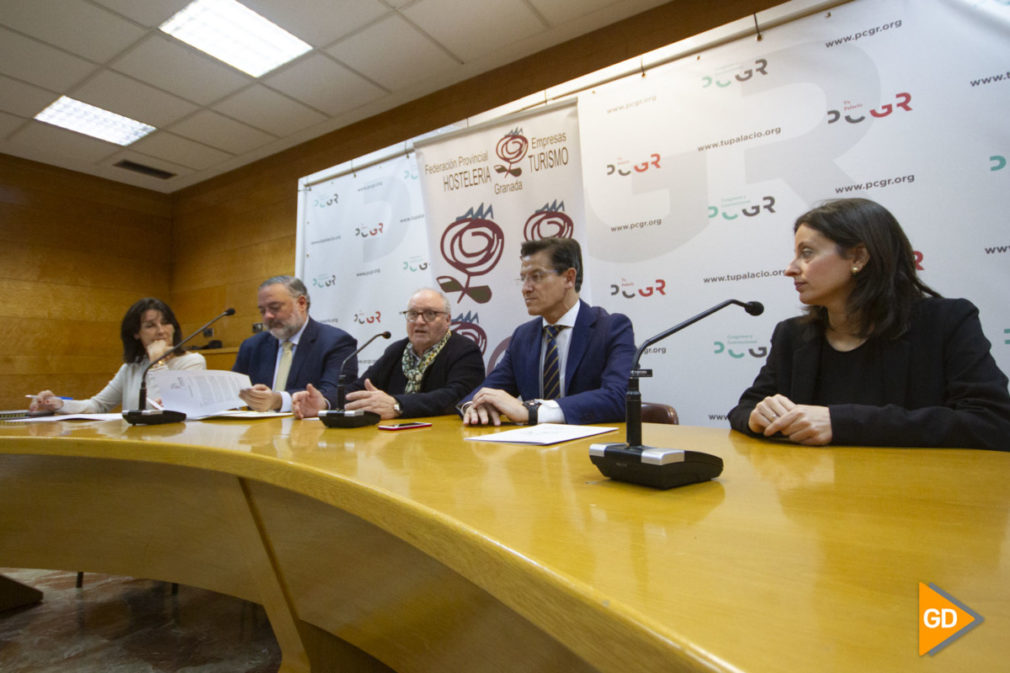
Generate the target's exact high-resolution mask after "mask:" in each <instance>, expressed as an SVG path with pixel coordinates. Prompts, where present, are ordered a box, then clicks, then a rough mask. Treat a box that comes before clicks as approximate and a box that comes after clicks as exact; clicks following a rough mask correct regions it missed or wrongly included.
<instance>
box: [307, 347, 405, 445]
mask: <svg viewBox="0 0 1010 673" xmlns="http://www.w3.org/2000/svg"><path fill="white" fill-rule="evenodd" d="M391 336H393V335H392V334H391V333H390V332H389V330H386V331H385V332H379V333H378V334H376V335H374V336H373V337H372V338H371V339H369V340H368V341H366V342H365V343H364V344H363V345H362V346H361V347H360V348H358V350H356V351H354V352H353V353H351V354H350V355H348V356H347V357H346V358H344V361H343V362H341V363H340V376H339V377H337V408H336V409H330V410H328V411H320V412H319V420H321V421H322V422H323V423H324V424H325V425H326V427H328V428H360V427H362V426H365V425H375V424H376V423H378V422H379V418H380V417H379V414H377V413H375V412H373V411H362V410H361V409H354V410H350V411H348V410H345V409H344V388H345V386H346V385H347V374H345V373H344V368H345V367H346V366H347V363H348V362H350V361H351V359H352V358H354V357H356V356H357V354H358V353H360V352H361V351H363V350H365V348H367V347H368V344H370V343H372V342H373V341H375V340H376V339H378V338H379V337H382V338H383V339H388V338H389V337H391Z"/></svg>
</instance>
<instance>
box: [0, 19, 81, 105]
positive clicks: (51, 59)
mask: <svg viewBox="0 0 1010 673" xmlns="http://www.w3.org/2000/svg"><path fill="white" fill-rule="evenodd" d="M94 70H95V66H94V65H92V64H91V63H88V62H87V61H85V60H84V59H81V58H78V57H76V56H71V55H70V54H67V53H64V52H62V51H59V50H58V49H53V48H52V47H50V46H48V45H45V44H42V43H41V42H37V41H35V40H31V39H29V38H27V37H23V36H21V35H18V34H17V33H13V32H11V31H9V30H7V29H5V28H0V74H4V75H10V76H11V77H15V78H17V79H20V80H23V81H25V82H29V83H31V84H37V85H38V86H41V87H44V88H46V89H52V90H53V91H62V90H64V89H66V88H68V87H70V86H73V85H74V84H76V83H77V82H80V81H81V80H82V79H84V78H85V77H87V76H88V75H89V74H90V73H91V72H93V71H94Z"/></svg>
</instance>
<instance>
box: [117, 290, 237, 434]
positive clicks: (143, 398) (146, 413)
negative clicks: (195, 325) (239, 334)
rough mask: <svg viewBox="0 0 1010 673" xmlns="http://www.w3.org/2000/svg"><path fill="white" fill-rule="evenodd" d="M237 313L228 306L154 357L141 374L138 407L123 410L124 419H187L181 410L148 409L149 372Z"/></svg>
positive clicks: (139, 421) (156, 422) (144, 421)
mask: <svg viewBox="0 0 1010 673" xmlns="http://www.w3.org/2000/svg"><path fill="white" fill-rule="evenodd" d="M230 315H235V309H233V308H226V309H225V310H223V311H221V313H220V314H219V315H218V316H217V317H215V318H212V319H211V320H208V321H207V324H205V325H204V326H203V327H201V328H200V329H198V330H196V331H195V332H193V333H192V334H190V335H189V336H188V337H186V338H185V339H183V340H182V341H180V342H179V343H177V344H176V345H174V346H172V347H171V348H169V349H168V350H167V351H165V352H164V353H162V354H161V355H160V356H159V357H157V358H155V359H154V362H151V363H150V364H148V365H147V367H145V368H144V373H143V374H141V376H140V398H139V399H138V400H137V409H131V410H129V411H124V412H123V420H125V421H126V422H127V423H132V424H133V425H160V424H162V423H179V422H181V421H184V420H186V414H185V413H183V412H181V411H170V410H168V409H146V408H145V407H146V406H147V372H149V371H150V370H151V367H153V366H154V365H156V364H158V363H159V362H161V361H162V360H164V359H165V358H167V357H168V356H169V355H172V354H173V353H177V352H178V351H179V349H180V348H182V347H183V346H185V345H186V344H187V343H189V342H190V341H192V340H193V339H195V338H196V336H197V335H198V334H203V331H204V330H205V329H207V328H208V327H210V326H211V325H213V324H214V323H216V322H217V321H218V320H220V319H221V318H224V317H225V316H230Z"/></svg>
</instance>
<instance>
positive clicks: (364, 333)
mask: <svg viewBox="0 0 1010 673" xmlns="http://www.w3.org/2000/svg"><path fill="white" fill-rule="evenodd" d="M417 178H418V176H417V165H416V164H415V162H414V159H413V157H406V156H400V157H396V158H393V159H390V160H388V161H383V162H381V163H378V164H375V165H373V166H370V167H367V168H364V169H361V170H357V171H353V172H349V173H341V174H337V175H335V176H334V177H332V178H329V177H327V176H326V175H318V174H317V175H316V176H309V177H308V178H303V179H302V180H301V184H300V189H299V203H298V243H297V258H296V259H297V262H296V265H295V267H296V274H297V275H298V276H299V277H300V278H301V279H302V280H303V281H304V283H305V285H306V287H308V290H309V296H310V297H311V299H312V307H311V309H310V312H311V315H312V317H313V318H315V319H316V320H319V321H320V322H325V323H329V324H331V325H336V326H338V327H340V328H341V329H343V330H345V331H347V332H348V333H350V334H351V335H352V336H354V337H356V338H357V339H358V343H359V345H360V344H363V343H364V342H365V340H367V339H369V338H370V337H371V336H372V335H374V334H377V333H379V332H382V331H384V330H390V331H391V332H392V333H393V336H392V338H393V339H400V338H403V337H404V336H406V324H405V322H404V320H403V317H402V316H401V315H400V311H403V310H404V309H406V307H407V300H408V299H409V297H410V295H411V294H412V293H413V292H414V291H415V290H417V289H418V288H421V287H429V286H431V285H432V282H433V279H432V275H431V269H430V268H429V265H430V261H429V258H428V236H427V230H426V226H425V219H424V208H423V206H422V201H421V192H420V188H419V185H418V182H419V181H418V179H417ZM388 343H389V342H387V341H384V340H380V341H379V342H376V343H375V344H373V345H372V346H370V347H369V348H368V349H366V350H364V351H362V353H361V355H360V356H359V369H360V370H361V371H364V369H365V368H366V367H367V366H368V365H370V364H371V363H372V362H374V361H375V360H376V359H377V358H378V357H379V355H381V354H382V351H383V350H384V348H385V346H386V345H388Z"/></svg>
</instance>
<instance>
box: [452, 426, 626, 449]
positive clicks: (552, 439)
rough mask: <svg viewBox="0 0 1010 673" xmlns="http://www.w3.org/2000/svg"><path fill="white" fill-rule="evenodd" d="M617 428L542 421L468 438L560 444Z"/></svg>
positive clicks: (510, 442)
mask: <svg viewBox="0 0 1010 673" xmlns="http://www.w3.org/2000/svg"><path fill="white" fill-rule="evenodd" d="M616 429H617V428H600V427H596V426H592V425H565V424H562V423H541V424H539V425H529V426H526V427H522V428H516V429H514V430H504V431H502V432H496V433H494V434H493V435H481V436H480V437H467V439H468V440H470V441H474V442H505V443H506V444H537V445H540V446H546V445H547V444H560V443H561V442H570V441H571V440H573V439H582V438H583V437H592V436H593V435H602V434H603V433H605V432H613V431H614V430H616Z"/></svg>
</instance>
